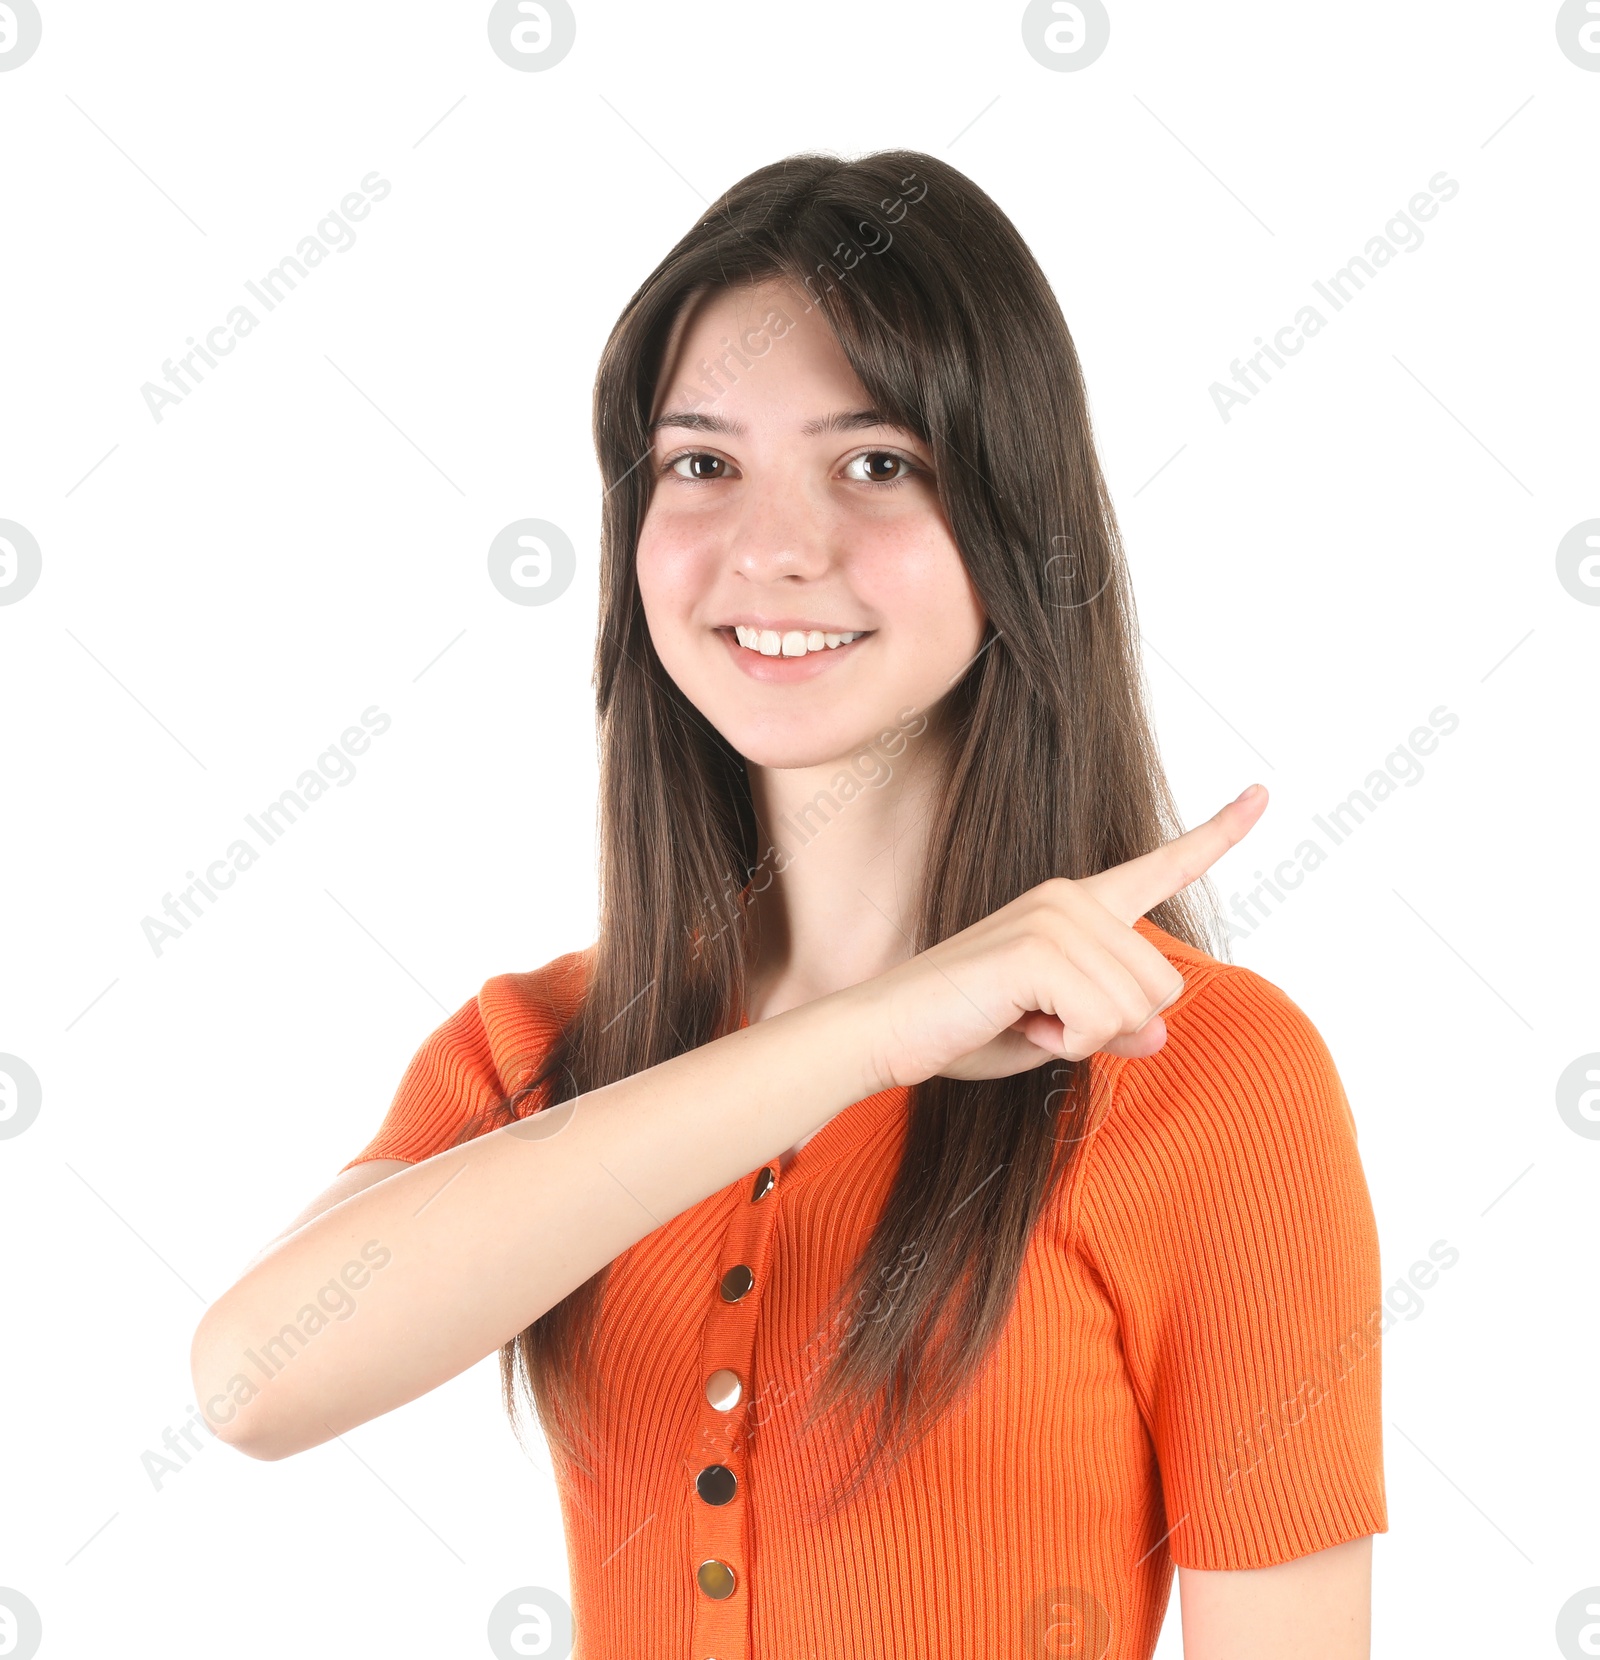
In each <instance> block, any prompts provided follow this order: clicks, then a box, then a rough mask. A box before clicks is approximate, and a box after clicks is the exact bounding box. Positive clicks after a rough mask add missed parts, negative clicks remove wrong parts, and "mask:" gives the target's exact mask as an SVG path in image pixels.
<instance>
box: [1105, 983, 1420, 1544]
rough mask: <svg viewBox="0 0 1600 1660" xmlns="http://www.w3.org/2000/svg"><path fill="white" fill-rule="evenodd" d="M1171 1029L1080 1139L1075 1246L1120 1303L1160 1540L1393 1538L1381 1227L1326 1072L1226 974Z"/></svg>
mask: <svg viewBox="0 0 1600 1660" xmlns="http://www.w3.org/2000/svg"><path fill="white" fill-rule="evenodd" d="M1165 1018H1166V1021H1167V1026H1168V1039H1167V1043H1166V1045H1165V1046H1164V1047H1163V1048H1162V1049H1161V1050H1159V1051H1158V1052H1157V1053H1156V1054H1154V1055H1151V1056H1146V1057H1143V1058H1141V1059H1136V1060H1129V1061H1126V1062H1125V1063H1124V1064H1123V1066H1122V1068H1121V1070H1120V1072H1119V1073H1118V1074H1117V1076H1116V1078H1115V1080H1114V1083H1113V1095H1112V1100H1111V1107H1110V1110H1109V1112H1108V1113H1107V1115H1106V1117H1105V1118H1104V1119H1103V1120H1102V1122H1101V1124H1100V1126H1099V1128H1098V1130H1097V1131H1096V1133H1094V1134H1093V1135H1091V1137H1090V1138H1089V1141H1088V1142H1087V1144H1086V1146H1085V1151H1084V1157H1085V1160H1086V1163H1085V1169H1084V1172H1083V1176H1082V1183H1083V1185H1082V1201H1081V1209H1080V1213H1079V1214H1080V1235H1079V1248H1080V1250H1082V1251H1083V1253H1084V1254H1085V1255H1086V1256H1087V1257H1088V1259H1089V1260H1090V1262H1091V1264H1092V1266H1093V1267H1094V1269H1095V1271H1096V1272H1097V1274H1098V1275H1099V1277H1100V1279H1101V1280H1102V1282H1103V1284H1104V1285H1105V1287H1106V1289H1107V1292H1108V1294H1109V1295H1110V1297H1111V1299H1112V1302H1113V1304H1114V1305H1115V1307H1116V1310H1117V1314H1118V1319H1119V1323H1120V1326H1121V1332H1122V1340H1123V1349H1124V1354H1125V1357H1126V1363H1127V1366H1128V1368H1129V1371H1130V1374H1131V1377H1132V1381H1133V1386H1134V1389H1135V1391H1136V1394H1137V1396H1138V1399H1139V1403H1140V1407H1141V1410H1142V1412H1143V1414H1144V1418H1145V1422H1146V1425H1147V1427H1148V1430H1149V1434H1150V1437H1151V1441H1152V1443H1153V1445H1154V1449H1155V1454H1156V1459H1157V1463H1158V1465H1159V1468H1160V1478H1161V1489H1162V1497H1163V1500H1164V1502H1165V1506H1166V1527H1167V1529H1168V1534H1167V1541H1166V1543H1167V1548H1168V1550H1169V1551H1170V1552H1171V1555H1172V1559H1173V1561H1174V1562H1175V1563H1177V1565H1178V1566H1180V1567H1186V1568H1212V1569H1216V1568H1258V1567H1268V1566H1270V1565H1272V1564H1274V1563H1278V1562H1286V1561H1289V1560H1291V1559H1292V1558H1294V1557H1298V1556H1306V1555H1309V1554H1310V1553H1311V1552H1313V1551H1318V1550H1323V1549H1326V1548H1327V1547H1329V1546H1331V1545H1336V1544H1340V1543H1343V1542H1344V1541H1346V1540H1349V1539H1355V1538H1360V1537H1362V1536H1364V1535H1366V1534H1370V1533H1383V1532H1386V1531H1387V1529H1388V1514H1387V1508H1386V1503H1385V1496H1384V1482H1383V1439H1382V1434H1383V1426H1382V1412H1381V1400H1380V1381H1381V1366H1380V1353H1379V1336H1380V1330H1381V1325H1382V1320H1383V1309H1382V1287H1381V1274H1380V1268H1379V1262H1378V1236H1377V1225H1376V1221H1375V1219H1374V1216H1373V1211H1372V1204H1371V1199H1370V1196H1369V1194H1368V1190H1367V1185H1366V1179H1365V1176H1364V1174H1363V1172H1362V1168H1361V1161H1360V1158H1359V1156H1358V1154H1357V1151H1356V1127H1355V1119H1354V1116H1353V1115H1352V1113H1351V1110H1350V1105H1349V1102H1348V1100H1347V1099H1346V1097H1345V1092H1344V1089H1343V1086H1342V1084H1341V1082H1340V1079H1339V1074H1338V1072H1337V1070H1336V1068H1335V1066H1334V1062H1333V1058H1332V1056H1331V1055H1330V1054H1329V1052H1328V1049H1327V1046H1326V1044H1325V1043H1324V1042H1323V1040H1322V1038H1321V1036H1320V1034H1319V1033H1318V1032H1317V1030H1316V1028H1315V1027H1314V1026H1313V1025H1312V1023H1311V1021H1310V1020H1309V1019H1308V1018H1307V1016H1306V1015H1305V1014H1304V1013H1303V1012H1302V1011H1301V1010H1300V1009H1299V1008H1298V1007H1297V1006H1296V1005H1295V1004H1294V1003H1293V1002H1292V1001H1291V1000H1290V999H1289V998H1288V997H1287V996H1286V995H1285V994H1284V993H1283V992H1282V991H1280V990H1279V989H1278V988H1277V987H1276V986H1274V985H1273V984H1272V983H1271V982H1270V981H1268V980H1266V979H1264V978H1263V977H1262V976H1260V975H1258V974H1255V973H1253V972H1252V971H1251V970H1249V969H1245V968H1241V967H1237V966H1234V965H1217V967H1216V968H1215V969H1214V970H1213V971H1212V972H1211V973H1209V974H1207V975H1203V976H1201V977H1200V978H1199V980H1198V981H1197V983H1195V984H1194V985H1192V987H1191V990H1190V992H1189V993H1187V994H1185V996H1184V997H1183V998H1181V999H1180V1001H1179V1002H1178V1003H1177V1004H1174V1006H1173V1008H1172V1009H1171V1010H1170V1011H1169V1012H1168V1014H1167V1015H1166V1017H1165Z"/></svg>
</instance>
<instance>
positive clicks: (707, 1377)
mask: <svg viewBox="0 0 1600 1660" xmlns="http://www.w3.org/2000/svg"><path fill="white" fill-rule="evenodd" d="M779 1185H780V1184H779V1176H778V1169H777V1166H776V1162H774V1163H773V1164H768V1165H763V1166H762V1167H761V1169H760V1170H758V1171H756V1172H754V1173H753V1174H752V1175H751V1176H750V1177H749V1178H747V1179H746V1180H745V1181H744V1182H742V1183H741V1184H740V1186H739V1188H738V1190H737V1193H738V1197H737V1199H736V1201H735V1204H734V1208H733V1213H732V1216H731V1217H730V1219H729V1222H728V1227H727V1231H726V1233H725V1234H724V1236H723V1242H722V1256H721V1261H720V1262H719V1264H718V1266H717V1273H716V1277H715V1278H714V1279H712V1280H711V1282H710V1283H709V1284H708V1285H707V1287H706V1303H707V1313H706V1320H705V1326H704V1329H703V1333H702V1337H701V1350H700V1376H701V1378H702V1379H703V1380H704V1381H703V1386H702V1388H701V1390H700V1392H699V1399H698V1402H697V1409H696V1413H695V1444H694V1447H693V1449H692V1450H691V1453H690V1456H689V1459H688V1461H687V1462H688V1467H689V1473H690V1482H689V1494H688V1504H689V1514H690V1518H691V1519H690V1527H689V1540H690V1549H689V1560H688V1562H686V1563H685V1564H684V1572H685V1574H686V1575H687V1576H689V1578H690V1580H691V1581H692V1583H693V1586H694V1592H693V1595H694V1604H695V1612H694V1630H693V1647H692V1649H691V1660H710V1657H711V1656H715V1657H716V1660H740V1657H741V1656H744V1657H747V1656H748V1655H749V1652H750V1584H749V1560H750V1553H749V1538H750V1518H749V1516H748V1514H747V1509H746V1507H747V1504H748V1498H749V1442H748V1437H747V1435H746V1433H745V1431H746V1425H747V1423H748V1420H749V1416H750V1407H751V1403H752V1400H753V1398H754V1395H755V1388H754V1385H753V1380H752V1376H751V1371H752V1367H753V1365H754V1360H755V1339H756V1320H757V1318H758V1316H759V1313H760V1307H761V1299H762V1295H763V1293H764V1292H765V1290H766V1283H767V1271H768V1265H769V1263H770V1260H771V1253H772V1236H773V1232H774V1224H775V1222H776V1219H777V1212H778V1202H777V1201H778V1192H777V1190H778V1187H779Z"/></svg>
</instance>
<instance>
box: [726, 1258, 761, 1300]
mask: <svg viewBox="0 0 1600 1660" xmlns="http://www.w3.org/2000/svg"><path fill="white" fill-rule="evenodd" d="M755 1283H756V1277H755V1275H754V1274H752V1273H751V1272H750V1270H749V1268H748V1267H747V1266H746V1265H745V1264H744V1263H742V1262H741V1263H740V1264H739V1265H738V1266H737V1267H736V1268H730V1269H729V1270H728V1271H727V1273H726V1274H724V1275H723V1276H722V1300H723V1302H725V1303H736V1302H738V1300H739V1299H740V1298H741V1297H742V1296H743V1295H744V1294H745V1292H747V1291H748V1290H749V1289H750V1287H751V1286H752V1285H754V1284H755Z"/></svg>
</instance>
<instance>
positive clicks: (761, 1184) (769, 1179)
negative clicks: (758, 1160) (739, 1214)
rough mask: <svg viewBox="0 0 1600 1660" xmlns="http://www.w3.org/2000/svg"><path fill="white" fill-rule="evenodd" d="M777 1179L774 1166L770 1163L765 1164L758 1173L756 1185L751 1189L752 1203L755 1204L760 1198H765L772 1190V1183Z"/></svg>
mask: <svg viewBox="0 0 1600 1660" xmlns="http://www.w3.org/2000/svg"><path fill="white" fill-rule="evenodd" d="M777 1179H778V1178H777V1177H776V1176H775V1175H773V1173H772V1166H771V1165H770V1164H766V1165H763V1166H762V1167H761V1169H760V1171H759V1172H758V1173H757V1175H756V1181H755V1186H754V1187H752V1188H751V1189H750V1203H751V1204H752V1205H753V1204H756V1203H757V1202H758V1201H759V1200H762V1199H765V1198H766V1196H767V1195H768V1194H769V1193H770V1192H771V1191H772V1184H773V1183H774V1182H775V1181H777Z"/></svg>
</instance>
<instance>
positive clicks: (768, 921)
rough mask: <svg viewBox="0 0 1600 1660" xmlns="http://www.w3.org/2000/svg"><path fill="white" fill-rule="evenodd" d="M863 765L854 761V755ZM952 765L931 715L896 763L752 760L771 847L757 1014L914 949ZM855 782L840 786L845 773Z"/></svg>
mask: <svg viewBox="0 0 1600 1660" xmlns="http://www.w3.org/2000/svg"><path fill="white" fill-rule="evenodd" d="M852 759H853V760H855V761H856V762H857V764H856V765H854V766H852V765H851V761H852ZM944 771H945V761H944V750H943V745H942V744H941V743H940V742H939V741H938V739H937V738H936V736H935V728H934V726H933V724H932V723H930V724H929V726H928V728H927V729H926V730H925V731H924V732H922V733H921V734H920V735H919V736H917V737H916V738H908V739H907V741H906V747H905V748H904V749H902V750H901V751H900V753H899V754H898V755H896V756H895V757H893V759H892V760H889V759H884V758H882V757H880V756H878V755H876V753H874V755H873V764H872V765H871V766H870V767H868V766H867V765H865V764H864V763H863V762H861V760H860V757H859V756H857V757H852V758H846V759H843V760H840V761H836V762H829V763H824V764H822V765H820V766H815V767H798V768H785V769H781V770H780V769H776V768H771V767H758V766H756V765H754V764H751V766H750V768H749V773H750V790H751V797H752V801H753V803H754V806H755V813H756V821H757V823H758V825H759V827H760V831H761V847H762V849H763V850H765V849H767V848H772V849H773V850H774V851H773V852H772V853H771V854H770V855H766V856H765V857H764V858H763V860H762V864H761V866H760V867H759V868H758V869H757V871H756V874H755V877H754V881H753V888H752V897H751V900H750V905H749V918H750V930H751V934H750V937H751V961H750V970H749V975H748V985H747V997H746V1003H747V1008H748V1012H749V1018H750V1020H751V1022H752V1023H753V1022H755V1021H758V1020H763V1019H766V1018H768V1017H770V1016H772V1015H776V1014H782V1013H783V1012H784V1011H785V1010H786V1009H791V1008H797V1007H799V1006H800V1005H801V1004H802V1003H808V1002H811V1001H812V1000H813V999H815V998H818V997H824V996H826V995H827V994H828V993H829V992H833V991H840V990H843V989H844V988H845V987H846V986H853V985H856V984H859V983H860V982H861V981H862V980H867V979H870V978H872V976H873V975H876V974H881V973H883V972H885V971H886V970H887V969H890V968H893V967H894V966H895V964H897V963H901V962H904V961H905V960H906V959H907V958H908V957H910V956H912V955H913V950H912V939H913V936H914V933H915V921H916V913H917V909H918V906H919V904H920V901H921V895H922V882H923V876H924V871H925V863H926V849H927V833H928V826H929V821H930V818H931V816H932V810H933V808H934V806H935V805H936V803H937V800H938V791H939V789H940V787H941V785H942V782H943V778H944ZM846 776H847V777H849V778H850V779H851V780H852V781H853V782H854V784H855V786H856V790H855V793H854V794H853V795H851V793H850V791H849V789H848V788H845V789H843V790H841V788H840V785H841V782H842V778H843V777H846Z"/></svg>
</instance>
